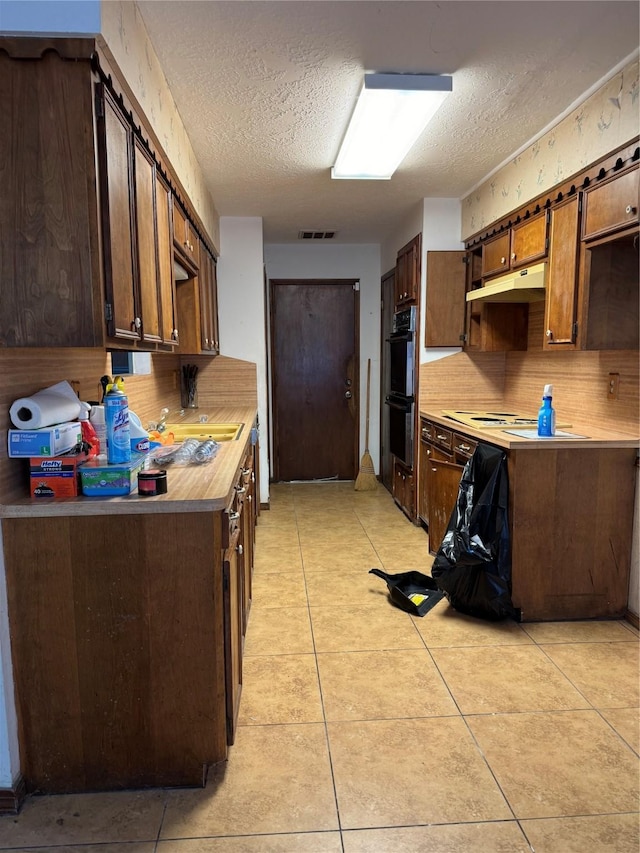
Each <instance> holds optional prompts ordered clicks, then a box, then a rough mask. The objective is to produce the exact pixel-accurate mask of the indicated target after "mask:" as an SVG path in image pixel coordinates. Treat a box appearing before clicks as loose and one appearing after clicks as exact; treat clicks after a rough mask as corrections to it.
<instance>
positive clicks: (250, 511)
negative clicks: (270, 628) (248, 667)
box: [240, 447, 255, 634]
mask: <svg viewBox="0 0 640 853" xmlns="http://www.w3.org/2000/svg"><path fill="white" fill-rule="evenodd" d="M241 476H242V484H241V487H240V488H242V489H244V490H245V492H244V505H243V510H242V554H241V557H242V619H243V624H242V631H243V634H244V633H246V631H247V624H248V621H249V610H250V609H251V599H252V596H253V593H252V578H253V550H254V549H253V543H254V537H255V513H254V501H255V482H254V477H253V447H252V448H251V449H250V451H249V453H248V454H247V456H246V457H245V460H244V464H243V468H242V475H241Z"/></svg>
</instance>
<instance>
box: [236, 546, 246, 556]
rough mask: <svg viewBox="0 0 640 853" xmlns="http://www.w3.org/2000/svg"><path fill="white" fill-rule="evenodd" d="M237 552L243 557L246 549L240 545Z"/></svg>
mask: <svg viewBox="0 0 640 853" xmlns="http://www.w3.org/2000/svg"><path fill="white" fill-rule="evenodd" d="M236 551H237V552H238V554H240V556H241V557H242V555H243V553H244V548H243V547H242V545H238V547H237V548H236Z"/></svg>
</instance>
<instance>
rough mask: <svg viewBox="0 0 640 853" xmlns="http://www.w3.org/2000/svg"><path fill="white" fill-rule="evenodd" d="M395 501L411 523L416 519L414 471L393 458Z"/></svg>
mask: <svg viewBox="0 0 640 853" xmlns="http://www.w3.org/2000/svg"><path fill="white" fill-rule="evenodd" d="M393 499H394V501H395V502H396V503H397V504H398V506H399V507H400V509H401V510H402V511H403V512H404V514H405V515H406V516H408V517H409V519H410V520H411V521H413V520H414V519H415V514H416V511H415V485H414V479H413V469H412V468H409V467H408V466H407V465H403V463H402V462H400V461H399V460H398V459H396V458H395V457H394V458H393Z"/></svg>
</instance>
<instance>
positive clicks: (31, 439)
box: [7, 421, 82, 459]
mask: <svg viewBox="0 0 640 853" xmlns="http://www.w3.org/2000/svg"><path fill="white" fill-rule="evenodd" d="M8 433H9V434H8V440H7V445H8V452H9V456H10V457H11V458H12V459H18V458H23V457H30V456H50V457H51V456H60V455H62V454H63V453H66V452H67V451H69V450H73V448H74V447H75V446H76V445H77V444H80V443H81V441H82V429H81V428H80V421H70V422H69V423H65V424H55V425H54V426H48V427H43V428H42V429H10V430H9V431H8Z"/></svg>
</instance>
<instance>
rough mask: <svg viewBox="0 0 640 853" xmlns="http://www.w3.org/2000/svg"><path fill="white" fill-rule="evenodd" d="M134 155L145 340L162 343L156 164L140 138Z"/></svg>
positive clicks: (137, 239)
mask: <svg viewBox="0 0 640 853" xmlns="http://www.w3.org/2000/svg"><path fill="white" fill-rule="evenodd" d="M133 157H134V187H135V211H136V231H135V233H136V249H137V252H136V255H137V262H138V282H139V288H140V314H141V319H142V339H143V341H145V342H146V343H159V342H160V341H161V340H162V337H161V334H160V303H159V292H158V256H157V252H156V166H155V163H154V161H153V158H152V157H151V155H150V154H149V152H148V151H146V150H145V149H144V148H143V147H142V144H141V143H140V141H139V140H138V139H135V140H134V145H133Z"/></svg>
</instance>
